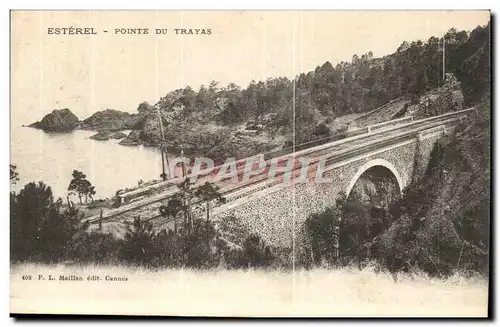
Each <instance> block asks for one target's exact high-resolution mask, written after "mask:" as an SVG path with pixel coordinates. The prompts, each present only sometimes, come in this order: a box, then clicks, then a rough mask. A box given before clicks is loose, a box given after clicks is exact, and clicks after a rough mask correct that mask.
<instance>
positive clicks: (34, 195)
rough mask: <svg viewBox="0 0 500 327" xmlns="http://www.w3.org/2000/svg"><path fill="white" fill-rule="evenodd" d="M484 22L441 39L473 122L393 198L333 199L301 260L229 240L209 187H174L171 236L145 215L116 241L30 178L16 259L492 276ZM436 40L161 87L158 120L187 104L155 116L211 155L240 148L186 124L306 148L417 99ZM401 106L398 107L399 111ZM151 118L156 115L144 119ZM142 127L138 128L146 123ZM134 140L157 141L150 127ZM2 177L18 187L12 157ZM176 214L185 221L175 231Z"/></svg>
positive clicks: (310, 228)
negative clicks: (214, 216) (391, 105)
mask: <svg viewBox="0 0 500 327" xmlns="http://www.w3.org/2000/svg"><path fill="white" fill-rule="evenodd" d="M489 30H490V25H489V24H488V25H487V26H485V27H478V28H476V29H474V30H473V31H472V32H471V33H467V32H465V31H456V30H455V29H451V30H450V31H449V32H448V33H447V34H446V35H445V36H444V40H445V41H446V47H447V48H446V49H447V53H448V55H447V57H446V67H447V71H448V72H450V73H453V74H454V75H455V76H457V78H458V79H459V80H460V82H461V87H462V89H463V92H464V96H465V101H466V103H467V104H476V105H477V109H478V116H477V117H473V118H472V119H471V120H465V121H464V122H463V123H462V125H461V126H459V127H458V128H457V134H456V136H450V137H448V138H445V139H443V140H442V141H439V142H438V143H436V145H435V147H434V150H433V152H432V155H431V160H430V162H429V165H428V168H427V171H426V172H425V174H424V175H423V176H421V177H420V178H415V179H414V181H413V183H412V184H411V185H410V186H409V187H408V188H407V189H405V190H404V192H403V197H402V198H401V199H399V200H398V201H396V202H394V203H391V204H389V205H387V206H378V207H377V206H374V205H372V204H366V203H363V202H361V201H360V199H359V198H357V197H356V196H355V195H354V196H350V197H349V199H345V196H340V197H339V199H338V200H337V202H336V205H335V206H333V207H331V208H328V209H327V210H325V211H324V212H322V213H317V214H313V215H311V216H310V217H308V219H307V220H306V221H305V223H304V226H303V231H304V235H305V238H306V239H305V240H304V243H303V244H304V246H303V248H301V249H299V251H301V255H300V256H299V257H298V259H299V260H298V261H296V262H294V260H295V256H293V259H290V257H292V255H291V254H292V253H291V251H290V249H282V248H276V247H273V246H270V245H267V244H266V243H265V242H264V240H263V239H262V238H261V237H260V236H259V235H256V234H249V235H248V234H246V233H245V232H244V231H237V233H235V234H236V236H235V237H233V238H234V239H231V240H230V241H227V240H226V239H225V238H224V236H223V235H221V233H220V231H219V230H218V228H217V227H216V225H215V224H214V223H213V222H212V221H210V203H213V202H216V201H218V202H223V201H224V200H223V197H222V196H221V195H220V193H219V192H218V190H217V189H216V188H215V187H213V186H212V185H210V184H206V185H204V186H202V187H201V188H199V189H198V190H194V189H193V187H192V185H191V184H190V181H189V179H186V180H185V181H184V182H183V183H181V184H180V185H179V190H180V191H181V192H180V194H179V195H178V196H177V197H174V198H172V199H170V200H169V202H168V203H167V204H166V205H163V206H162V207H160V214H161V215H162V216H163V217H165V218H167V217H172V218H174V222H175V227H174V229H173V230H161V231H157V230H155V229H154V228H153V226H152V224H151V223H150V222H147V221H142V220H141V219H139V218H137V219H135V220H134V222H133V223H132V224H130V226H128V230H127V233H126V235H125V238H124V239H116V238H114V237H113V236H112V235H111V234H105V233H102V232H101V231H93V232H89V231H88V230H87V228H88V226H87V225H86V224H81V223H80V219H79V212H78V210H77V209H75V207H74V206H72V205H70V206H69V207H68V208H65V207H64V206H63V205H62V200H61V199H57V200H54V197H53V195H52V191H51V188H50V187H49V186H47V185H45V184H43V183H42V182H40V183H38V184H36V183H29V184H26V185H25V187H24V188H23V189H22V190H21V191H20V192H19V193H18V194H16V193H14V192H11V194H10V205H11V233H10V237H11V260H12V261H14V262H15V261H34V262H45V263H55V262H62V261H67V260H75V261H78V262H93V263H102V262H120V263H124V264H132V265H141V266H146V267H151V268H156V267H193V268H212V267H216V266H218V265H226V266H227V267H229V268H252V267H260V268H263V267H269V266H278V267H284V268H289V267H291V266H292V265H293V266H295V265H298V266H301V265H302V266H304V267H312V266H318V265H329V266H331V265H336V266H340V265H352V264H357V265H358V267H362V266H364V265H366V264H367V262H373V261H376V262H378V263H379V265H380V266H382V267H385V268H387V269H388V270H389V271H391V272H396V271H410V270H412V269H421V270H423V271H425V272H427V273H429V274H433V275H438V276H444V275H450V274H452V273H453V272H454V271H456V270H461V271H479V272H481V273H484V274H486V273H488V256H489V248H490V241H489V226H490V182H491V176H490V170H491V166H490V160H491V158H490V125H491V120H490V112H491V109H490V97H491V95H490V92H489V84H490V77H489V67H490V66H489V61H490V43H489V42H490V35H489ZM442 43H443V39H438V38H435V37H432V38H430V39H429V40H427V41H426V42H423V41H415V42H412V43H408V42H404V43H403V44H402V45H401V46H400V47H399V48H398V50H397V52H395V53H394V54H391V55H388V56H386V57H383V58H373V54H372V53H371V52H368V53H367V54H364V55H361V56H357V55H354V56H353V58H352V61H351V62H349V63H346V62H341V63H339V64H338V65H336V66H335V67H334V66H332V65H331V64H330V63H329V62H326V63H325V64H323V65H322V66H321V67H317V68H316V69H315V71H314V72H309V73H307V74H305V73H303V74H300V75H299V76H297V77H296V78H295V79H294V80H289V79H287V78H274V79H268V80H267V81H265V82H262V81H261V82H254V81H253V82H252V83H250V85H249V86H248V87H247V88H245V89H241V88H239V87H238V86H236V85H234V84H230V85H228V86H227V87H225V88H220V87H219V86H218V84H217V83H216V82H212V83H210V85H209V86H208V87H204V86H202V87H201V88H200V89H199V91H198V92H196V91H194V90H193V89H191V88H190V87H186V88H184V89H182V90H176V91H174V92H171V93H169V94H167V96H165V97H163V98H162V99H160V101H159V102H158V104H157V105H156V106H155V107H158V108H159V109H160V110H161V112H162V115H163V116H168V115H169V114H171V113H172V112H173V111H175V110H176V108H181V109H182V110H179V112H178V113H177V114H178V115H180V116H181V118H182V119H176V120H175V121H174V120H169V119H166V117H163V118H162V119H165V126H167V125H168V128H167V130H166V132H165V133H166V134H167V135H166V137H167V138H168V139H172V140H175V139H176V138H178V135H183V138H185V140H184V141H185V142H187V143H191V144H192V145H193V148H196V149H198V150H199V151H201V152H203V153H209V154H210V155H211V156H212V157H214V158H219V159H220V158H225V157H226V156H227V155H228V153H229V154H233V152H235V151H239V150H238V149H237V148H238V146H237V144H236V143H234V142H233V141H234V139H232V138H231V137H230V136H229V134H228V130H227V129H225V128H221V129H216V130H215V131H210V132H208V133H206V134H205V133H203V137H200V130H197V131H196V133H191V132H192V131H190V129H189V128H186V125H189V124H193V122H195V123H197V124H201V123H208V122H213V120H215V121H216V122H217V124H219V127H220V126H221V125H224V126H226V127H227V126H231V125H234V124H239V123H245V122H247V128H248V129H250V130H254V131H257V133H258V132H259V131H261V130H266V131H267V132H269V134H272V135H275V134H277V133H282V134H284V135H291V133H292V131H291V128H292V126H295V127H296V130H295V131H294V132H295V142H296V143H297V144H300V143H303V142H306V141H309V140H313V139H315V138H321V137H324V136H328V135H331V133H330V129H329V127H328V124H329V121H330V120H329V118H330V119H331V118H332V117H337V116H341V115H346V114H351V113H361V112H366V111H369V110H371V109H374V108H377V107H379V106H381V105H383V104H385V103H387V102H389V101H390V100H393V99H396V98H399V97H410V98H413V99H415V100H416V99H418V96H419V95H421V94H423V93H425V92H427V91H428V90H430V89H433V88H435V87H437V86H439V85H441V84H442V80H443V78H442V76H440V67H441V64H442V63H441V61H440V58H441V54H440V48H439V47H440V44H442ZM484 90H486V91H484ZM294 93H295V95H296V100H295V107H293V106H292V98H293V94H294ZM442 101H443V103H440V104H439V106H446V103H445V102H449V101H450V99H449V98H444V99H443V100H442ZM293 109H295V115H292V113H291V110H293ZM407 109H408V106H405V107H404V108H403V111H405V110H407ZM151 110H153V107H152V106H149V105H148V104H146V103H143V104H141V106H140V108H139V111H140V113H141V115H147V113H148V112H149V111H151ZM398 114H401V112H399V113H398ZM403 114H404V113H403ZM293 117H295V121H292V120H291V119H293ZM156 121H157V113H155V116H154V120H152V122H156ZM148 124H149V125H151V124H150V122H144V123H141V127H142V128H146V127H147V126H149V125H148ZM193 126H194V125H193ZM196 126H199V125H196ZM149 127H151V126H149ZM151 129H152V128H151ZM180 130H182V131H183V132H185V133H179V131H180ZM140 134H141V135H140V136H141V137H142V138H147V139H148V140H150V141H152V142H154V135H153V134H148V130H147V129H143V130H142V131H141V133H140ZM191 134H192V135H191ZM287 141H288V142H285V143H286V144H287V145H290V142H289V140H287ZM174 143H175V142H174ZM10 180H11V183H15V182H16V181H18V174H17V172H16V167H15V166H13V165H11V166H10ZM68 191H69V193H70V194H71V195H76V196H78V198H79V200H80V204H82V203H83V198H85V202H87V201H88V199H90V200H91V201H93V195H94V194H95V188H94V186H92V185H91V183H90V182H89V181H88V180H87V179H86V176H85V174H83V173H82V172H79V171H76V170H75V171H74V172H73V180H72V181H71V183H70V185H69V187H68ZM195 197H197V198H199V199H201V200H202V201H203V202H204V204H205V205H206V215H207V216H206V219H203V220H202V219H195V217H194V215H193V213H192V212H191V202H192V199H193V198H195ZM180 212H183V213H184V223H183V224H181V225H180V226H177V216H178V215H179V213H180ZM235 243H236V244H235Z"/></svg>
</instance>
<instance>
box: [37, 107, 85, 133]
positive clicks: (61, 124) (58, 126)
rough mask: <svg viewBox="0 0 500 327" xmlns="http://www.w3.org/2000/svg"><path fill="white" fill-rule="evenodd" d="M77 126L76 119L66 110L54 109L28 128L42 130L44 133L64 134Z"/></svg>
mask: <svg viewBox="0 0 500 327" xmlns="http://www.w3.org/2000/svg"><path fill="white" fill-rule="evenodd" d="M78 124H79V121H78V117H77V116H76V115H75V114H74V113H72V112H71V110H69V109H68V108H66V109H60V110H58V109H54V110H53V111H52V112H51V113H50V114H48V115H45V117H43V118H42V120H41V121H37V122H36V123H33V124H31V125H29V126H30V127H34V128H39V129H42V130H44V131H45V132H66V131H71V130H73V129H75V128H76V127H78Z"/></svg>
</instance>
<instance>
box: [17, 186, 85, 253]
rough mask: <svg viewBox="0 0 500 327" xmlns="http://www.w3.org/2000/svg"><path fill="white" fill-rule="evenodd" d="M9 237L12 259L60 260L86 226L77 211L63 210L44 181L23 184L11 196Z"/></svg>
mask: <svg viewBox="0 0 500 327" xmlns="http://www.w3.org/2000/svg"><path fill="white" fill-rule="evenodd" d="M10 207H11V209H10V210H11V214H10V221H11V224H10V240H11V245H10V249H11V259H12V260H15V261H16V260H33V261H42V262H57V261H60V260H62V259H64V257H65V256H66V254H67V253H66V252H67V250H68V249H69V248H70V245H71V242H72V240H73V238H74V237H75V236H76V235H78V234H79V233H81V232H82V230H85V229H86V228H87V226H88V225H87V224H83V225H82V224H81V223H80V219H79V218H80V217H79V215H78V210H76V209H74V208H70V209H69V210H62V200H61V199H60V198H59V199H57V200H56V201H54V197H53V195H52V189H51V188H50V186H47V185H45V184H44V183H42V182H39V183H38V184H36V183H34V182H32V183H28V184H26V185H25V186H24V188H23V189H22V190H21V191H20V192H19V194H15V193H11V195H10Z"/></svg>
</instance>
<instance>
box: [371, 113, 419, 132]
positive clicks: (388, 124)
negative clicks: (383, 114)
mask: <svg viewBox="0 0 500 327" xmlns="http://www.w3.org/2000/svg"><path fill="white" fill-rule="evenodd" d="M411 122H413V116H408V117H402V118H397V119H392V120H388V121H384V122H381V123H377V124H373V125H370V126H368V132H373V131H376V130H378V129H382V128H387V127H391V126H397V125H400V124H406V123H411Z"/></svg>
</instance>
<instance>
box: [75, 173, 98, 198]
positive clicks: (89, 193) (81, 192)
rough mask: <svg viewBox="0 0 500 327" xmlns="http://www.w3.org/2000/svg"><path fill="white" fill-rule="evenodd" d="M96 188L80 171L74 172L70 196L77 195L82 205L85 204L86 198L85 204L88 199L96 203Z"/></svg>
mask: <svg viewBox="0 0 500 327" xmlns="http://www.w3.org/2000/svg"><path fill="white" fill-rule="evenodd" d="M95 193H96V192H95V187H94V186H92V184H91V183H90V182H89V181H88V180H87V176H86V175H85V174H84V173H82V172H81V171H78V170H73V179H72V180H71V182H70V183H69V186H68V195H75V194H76V195H77V196H78V199H79V200H80V204H83V202H82V197H85V203H87V202H88V199H89V198H90V200H91V201H92V202H94V198H93V196H94V195H95Z"/></svg>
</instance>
